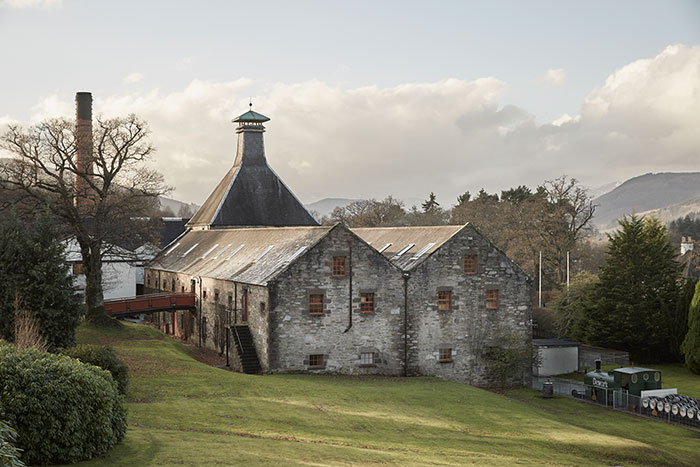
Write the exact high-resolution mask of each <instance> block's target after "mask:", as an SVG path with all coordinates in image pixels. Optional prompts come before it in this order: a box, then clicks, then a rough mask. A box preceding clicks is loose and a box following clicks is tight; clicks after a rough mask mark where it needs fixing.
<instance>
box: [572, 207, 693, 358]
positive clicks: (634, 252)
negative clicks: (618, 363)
mask: <svg viewBox="0 0 700 467" xmlns="http://www.w3.org/2000/svg"><path fill="white" fill-rule="evenodd" d="M619 224H620V229H619V230H617V231H616V232H615V233H613V234H612V235H609V236H608V240H609V246H608V252H609V254H608V259H607V262H606V264H605V266H603V267H602V268H601V274H600V277H599V283H598V285H597V287H596V288H595V296H596V298H597V303H596V306H594V307H593V309H592V310H591V312H590V313H589V314H588V316H587V317H586V321H587V322H586V341H587V342H588V343H590V344H594V345H602V346H604V347H612V348H616V349H620V350H626V351H628V352H629V353H630V358H631V359H632V360H634V361H637V362H652V361H663V360H668V359H672V358H673V354H674V353H675V352H674V351H673V349H672V345H673V344H672V334H673V323H672V321H673V318H674V314H675V309H676V301H677V299H678V295H679V283H680V266H679V265H678V263H677V262H676V260H675V256H676V255H675V250H674V249H673V247H672V246H671V243H670V241H669V238H668V235H667V233H666V227H665V226H664V225H662V224H661V222H659V220H658V219H656V218H645V217H636V216H632V217H630V218H624V219H621V220H620V221H619Z"/></svg>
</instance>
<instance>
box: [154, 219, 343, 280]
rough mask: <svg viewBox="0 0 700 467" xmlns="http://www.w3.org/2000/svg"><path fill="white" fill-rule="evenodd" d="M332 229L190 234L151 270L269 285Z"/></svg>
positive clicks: (160, 255)
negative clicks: (273, 278) (268, 283)
mask: <svg viewBox="0 0 700 467" xmlns="http://www.w3.org/2000/svg"><path fill="white" fill-rule="evenodd" d="M332 229H333V226H324V227H262V228H237V229H216V230H191V231H189V232H187V233H186V234H185V235H183V236H182V237H180V238H179V239H177V240H176V241H175V242H173V243H172V244H170V245H168V247H167V248H166V249H165V250H163V252H161V254H159V255H158V257H157V258H156V259H155V260H153V261H152V262H151V264H150V265H149V266H148V267H150V268H153V269H161V270H165V271H173V272H181V273H184V274H191V275H195V276H204V277H210V278H215V279H224V280H232V281H236V282H244V283H247V284H256V285H267V282H268V281H269V280H270V279H271V278H272V277H274V276H275V275H276V274H278V273H279V272H281V271H282V270H283V269H284V268H286V267H287V266H288V265H289V264H291V263H292V262H293V261H294V260H296V259H297V258H299V257H300V256H301V255H303V254H304V253H305V252H306V251H308V250H309V249H311V248H312V247H313V246H314V245H315V244H316V243H318V242H319V241H320V240H321V239H322V238H323V237H325V236H326V235H327V234H328V233H329V232H330V231H331V230H332Z"/></svg>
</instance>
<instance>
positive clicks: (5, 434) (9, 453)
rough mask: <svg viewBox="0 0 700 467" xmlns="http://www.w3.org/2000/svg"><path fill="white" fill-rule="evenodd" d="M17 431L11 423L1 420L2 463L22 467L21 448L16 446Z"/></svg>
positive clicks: (0, 451)
mask: <svg viewBox="0 0 700 467" xmlns="http://www.w3.org/2000/svg"><path fill="white" fill-rule="evenodd" d="M16 438H17V432H16V431H15V430H13V429H12V427H11V426H10V425H8V424H7V423H5V422H3V421H2V420H0V465H3V466H7V467H22V466H24V463H23V462H22V461H21V460H19V449H17V448H16V447H15V446H14V444H13V443H14V442H15V439H16Z"/></svg>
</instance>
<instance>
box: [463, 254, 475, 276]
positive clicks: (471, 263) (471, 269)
mask: <svg viewBox="0 0 700 467" xmlns="http://www.w3.org/2000/svg"><path fill="white" fill-rule="evenodd" d="M464 274H476V255H464Z"/></svg>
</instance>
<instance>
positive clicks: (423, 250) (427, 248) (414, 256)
mask: <svg viewBox="0 0 700 467" xmlns="http://www.w3.org/2000/svg"><path fill="white" fill-rule="evenodd" d="M434 246H435V243H428V244H427V245H425V246H424V247H423V248H421V249H420V251H419V252H418V253H416V254H415V255H413V258H411V259H414V260H416V259H418V258H420V257H421V256H423V255H424V254H425V253H426V252H427V251H428V250H430V249H431V248H432V247H434Z"/></svg>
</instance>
